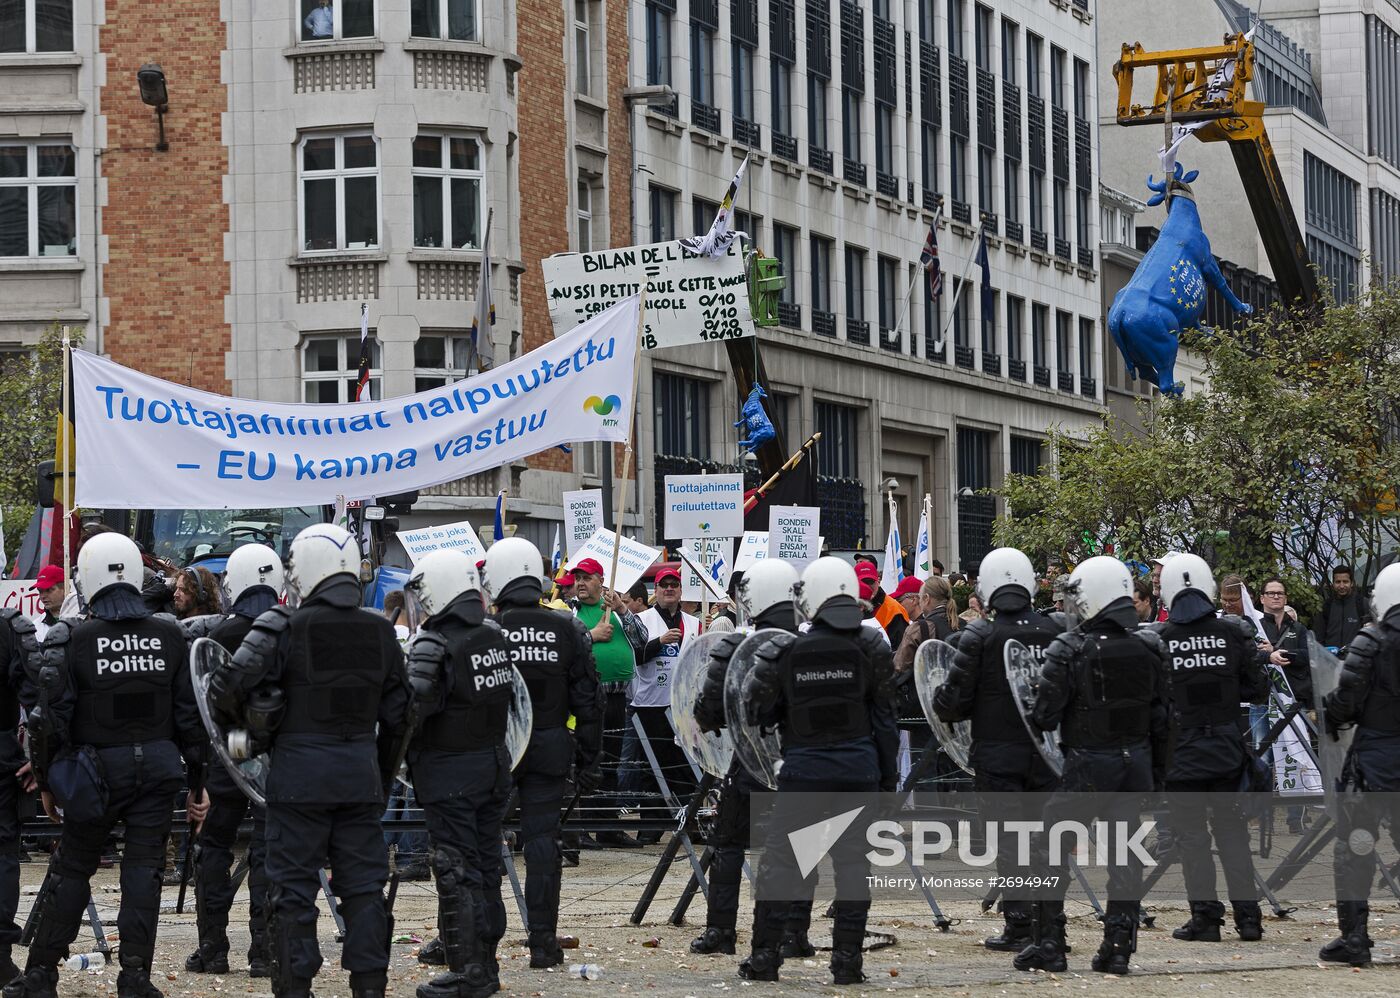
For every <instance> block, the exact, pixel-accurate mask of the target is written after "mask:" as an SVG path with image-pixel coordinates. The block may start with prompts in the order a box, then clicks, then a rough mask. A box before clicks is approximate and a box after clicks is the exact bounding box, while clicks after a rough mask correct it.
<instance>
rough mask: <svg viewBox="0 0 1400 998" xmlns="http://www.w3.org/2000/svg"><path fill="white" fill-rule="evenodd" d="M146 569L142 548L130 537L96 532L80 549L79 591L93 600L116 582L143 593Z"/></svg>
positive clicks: (84, 596)
mask: <svg viewBox="0 0 1400 998" xmlns="http://www.w3.org/2000/svg"><path fill="white" fill-rule="evenodd" d="M144 571H145V566H144V565H142V564H141V549H140V548H138V547H137V546H136V542H135V541H133V540H132V539H131V538H130V537H127V536H126V535H125V534H116V533H104V534H94V535H93V536H92V537H90V538H89V539H88V540H86V541H85V542H83V546H82V548H81V549H80V550H79V551H78V592H79V593H81V594H82V597H83V599H85V600H87V601H88V602H89V603H91V602H92V601H93V599H95V598H96V597H97V596H98V595H99V594H100V593H102V591H103V590H105V589H110V588H111V587H112V586H116V585H128V586H131V588H132V589H133V590H135V591H137V592H139V591H140V590H141V582H142V578H143V574H144Z"/></svg>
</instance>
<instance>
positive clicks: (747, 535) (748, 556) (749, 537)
mask: <svg viewBox="0 0 1400 998" xmlns="http://www.w3.org/2000/svg"><path fill="white" fill-rule="evenodd" d="M767 557H768V531H766V530H745V531H744V536H743V537H741V538H739V553H738V554H737V555H735V556H734V571H736V572H747V571H748V570H749V569H750V568H752V567H753V563H754V562H756V561H762V560H763V559H764V558H767Z"/></svg>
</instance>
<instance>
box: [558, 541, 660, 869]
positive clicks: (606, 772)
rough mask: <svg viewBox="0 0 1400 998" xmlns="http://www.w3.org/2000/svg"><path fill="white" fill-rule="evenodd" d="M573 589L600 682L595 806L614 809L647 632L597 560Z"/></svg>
mask: <svg viewBox="0 0 1400 998" xmlns="http://www.w3.org/2000/svg"><path fill="white" fill-rule="evenodd" d="M573 575H574V588H575V596H576V597H577V599H578V605H577V607H576V608H575V610H574V613H575V614H576V615H577V616H578V618H579V620H581V621H583V624H584V626H585V627H587V628H588V629H589V633H590V634H592V636H593V660H594V662H596V663H597V666H598V682H599V684H600V685H601V686H602V687H603V696H604V706H603V748H602V751H601V752H600V753H599V756H598V761H599V764H600V765H601V766H602V770H603V783H602V786H601V787H600V788H599V791H598V795H597V796H596V797H595V798H594V800H593V802H592V803H593V806H594V807H597V808H604V807H608V806H611V807H613V808H614V809H615V808H616V806H617V800H616V794H617V791H618V789H619V788H618V785H617V765H618V762H619V761H620V760H621V758H622V733H623V730H624V728H625V727H626V725H627V703H628V690H629V689H630V687H631V685H632V677H633V674H634V673H635V672H636V668H637V661H638V660H639V659H640V658H641V655H642V651H643V649H645V648H646V643H647V632H646V628H645V627H643V626H642V623H641V621H640V620H638V619H637V617H636V615H635V614H633V613H631V612H630V611H629V610H628V609H627V606H626V604H625V603H624V602H623V600H622V596H621V594H619V593H616V592H614V591H613V590H611V589H605V588H604V587H603V578H604V576H603V566H602V565H600V564H598V561H597V559H595V558H584V559H583V560H582V561H580V562H579V563H578V564H577V565H575V566H574V572H573ZM598 842H602V843H605V844H608V845H615V846H620V847H622V848H625V849H631V848H635V847H636V845H637V841H636V840H635V839H633V838H632V837H631V836H630V835H628V834H626V833H625V832H600V833H598ZM579 845H580V846H581V847H583V848H585V849H587V848H595V847H596V845H595V843H594V842H593V840H592V839H590V838H589V837H588V836H587V835H581V836H580V837H579Z"/></svg>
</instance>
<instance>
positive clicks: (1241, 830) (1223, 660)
mask: <svg viewBox="0 0 1400 998" xmlns="http://www.w3.org/2000/svg"><path fill="white" fill-rule="evenodd" d="M1156 629H1157V633H1158V635H1159V636H1160V637H1161V639H1162V648H1163V651H1164V652H1165V653H1166V666H1167V675H1168V677H1169V680H1170V682H1169V690H1170V696H1171V733H1172V753H1171V761H1170V763H1169V764H1168V767H1167V774H1166V776H1167V790H1168V791H1170V792H1172V794H1173V796H1172V797H1171V798H1170V804H1171V828H1172V831H1173V832H1174V833H1175V836H1176V843H1177V857H1178V858H1179V859H1180V860H1181V872H1182V875H1183V877H1184V878H1185V881H1186V896H1187V897H1188V898H1189V899H1190V901H1191V921H1190V922H1188V923H1187V924H1186V925H1184V926H1182V927H1181V928H1179V929H1177V930H1176V931H1175V932H1174V933H1173V935H1175V936H1176V938H1178V939H1188V940H1204V941H1214V942H1218V941H1219V940H1220V926H1221V925H1223V924H1224V913H1225V907H1224V905H1222V904H1221V903H1220V901H1219V900H1218V898H1217V897H1216V893H1215V860H1214V858H1213V857H1212V855H1211V836H1212V835H1214V838H1215V846H1216V848H1217V849H1219V850H1220V862H1221V863H1222V865H1223V866H1224V867H1225V886H1226V890H1227V891H1228V892H1229V897H1230V904H1231V907H1232V908H1233V909H1234V916H1235V926H1236V928H1237V929H1238V931H1239V933H1240V936H1241V938H1244V939H1251V940H1252V939H1258V938H1260V936H1261V935H1262V928H1261V917H1260V912H1259V901H1258V899H1257V893H1256V891H1255V886H1254V860H1253V857H1252V856H1251V854H1250V850H1249V821H1248V817H1247V815H1246V814H1245V813H1244V810H1243V809H1242V807H1241V805H1240V800H1239V797H1238V796H1237V794H1238V791H1240V790H1241V788H1242V781H1243V780H1244V779H1246V778H1247V773H1246V767H1248V766H1250V765H1251V764H1252V761H1253V760H1252V756H1251V753H1250V751H1249V748H1248V747H1247V745H1246V741H1245V739H1246V731H1245V728H1244V725H1243V723H1242V718H1241V716H1240V704H1241V703H1245V702H1248V703H1263V702H1264V701H1265V700H1267V699H1268V695H1269V691H1268V681H1267V680H1266V679H1265V678H1264V670H1263V669H1262V668H1261V662H1260V653H1259V649H1258V645H1257V644H1256V643H1255V641H1254V636H1253V634H1252V633H1251V631H1250V629H1249V628H1248V627H1246V626H1245V624H1244V621H1243V620H1242V619H1241V618H1239V617H1230V616H1225V617H1217V616H1216V615H1215V608H1214V606H1212V605H1211V603H1210V602H1209V601H1208V600H1207V599H1206V598H1205V597H1204V596H1202V595H1201V594H1199V593H1197V592H1195V591H1194V590H1188V591H1187V592H1183V593H1181V594H1180V595H1178V596H1177V597H1176V600H1175V601H1174V602H1173V604H1172V610H1171V615H1170V616H1169V617H1168V618H1167V622H1166V623H1164V624H1159V625H1156ZM1215 793H1219V794H1220V795H1221V796H1220V797H1219V798H1218V800H1219V803H1218V804H1215V803H1212V804H1209V805H1207V804H1206V803H1205V801H1207V800H1209V799H1210V798H1205V797H1203V796H1201V795H1203V794H1215ZM1207 817H1209V820H1210V830H1209V831H1207V830H1206V821H1207Z"/></svg>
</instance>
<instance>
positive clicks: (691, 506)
mask: <svg viewBox="0 0 1400 998" xmlns="http://www.w3.org/2000/svg"><path fill="white" fill-rule="evenodd" d="M662 501H663V504H664V505H663V510H664V514H665V519H664V522H665V524H666V536H667V537H738V536H739V535H740V534H742V533H743V532H744V476H743V475H667V476H666V483H665V491H664V495H663V500H662Z"/></svg>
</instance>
